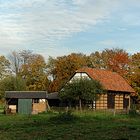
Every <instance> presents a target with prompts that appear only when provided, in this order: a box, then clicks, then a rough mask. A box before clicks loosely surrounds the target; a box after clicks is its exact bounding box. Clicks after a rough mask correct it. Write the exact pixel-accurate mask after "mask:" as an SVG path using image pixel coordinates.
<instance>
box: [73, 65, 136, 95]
mask: <svg viewBox="0 0 140 140" xmlns="http://www.w3.org/2000/svg"><path fill="white" fill-rule="evenodd" d="M77 72H80V73H81V72H84V73H87V74H88V75H89V77H90V78H92V79H95V80H98V81H99V82H100V83H101V84H102V85H103V87H104V88H105V89H106V90H111V91H121V92H130V93H132V92H135V91H134V89H133V88H132V87H131V86H130V85H129V84H128V83H127V82H126V80H125V79H124V78H123V77H122V76H120V75H119V74H118V73H116V72H112V71H108V70H103V69H93V68H81V69H79V70H77V71H76V73H77Z"/></svg>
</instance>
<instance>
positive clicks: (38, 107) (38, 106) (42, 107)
mask: <svg viewBox="0 0 140 140" xmlns="http://www.w3.org/2000/svg"><path fill="white" fill-rule="evenodd" d="M43 111H46V102H44V101H41V102H39V103H33V107H32V112H33V113H38V112H43Z"/></svg>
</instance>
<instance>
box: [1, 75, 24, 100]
mask: <svg viewBox="0 0 140 140" xmlns="http://www.w3.org/2000/svg"><path fill="white" fill-rule="evenodd" d="M25 90H26V82H25V80H23V79H22V78H20V77H15V76H8V77H6V78H4V79H3V80H1V81H0V98H3V97H4V93H5V91H25Z"/></svg>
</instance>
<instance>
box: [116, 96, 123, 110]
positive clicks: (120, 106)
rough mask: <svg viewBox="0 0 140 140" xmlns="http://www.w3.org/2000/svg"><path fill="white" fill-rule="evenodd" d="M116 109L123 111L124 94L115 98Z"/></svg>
mask: <svg viewBox="0 0 140 140" xmlns="http://www.w3.org/2000/svg"><path fill="white" fill-rule="evenodd" d="M115 109H123V94H118V95H116V96H115Z"/></svg>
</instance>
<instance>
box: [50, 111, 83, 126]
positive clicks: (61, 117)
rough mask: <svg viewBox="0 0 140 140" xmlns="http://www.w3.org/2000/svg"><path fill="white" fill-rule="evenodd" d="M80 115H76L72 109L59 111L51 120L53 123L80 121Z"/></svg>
mask: <svg viewBox="0 0 140 140" xmlns="http://www.w3.org/2000/svg"><path fill="white" fill-rule="evenodd" d="M79 120H80V117H79V116H77V115H74V114H73V113H72V112H71V111H70V110H69V111H67V112H59V114H57V115H56V116H53V117H51V118H50V119H49V121H50V122H53V123H59V124H60V123H61V124H62V123H73V122H76V121H79Z"/></svg>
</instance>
